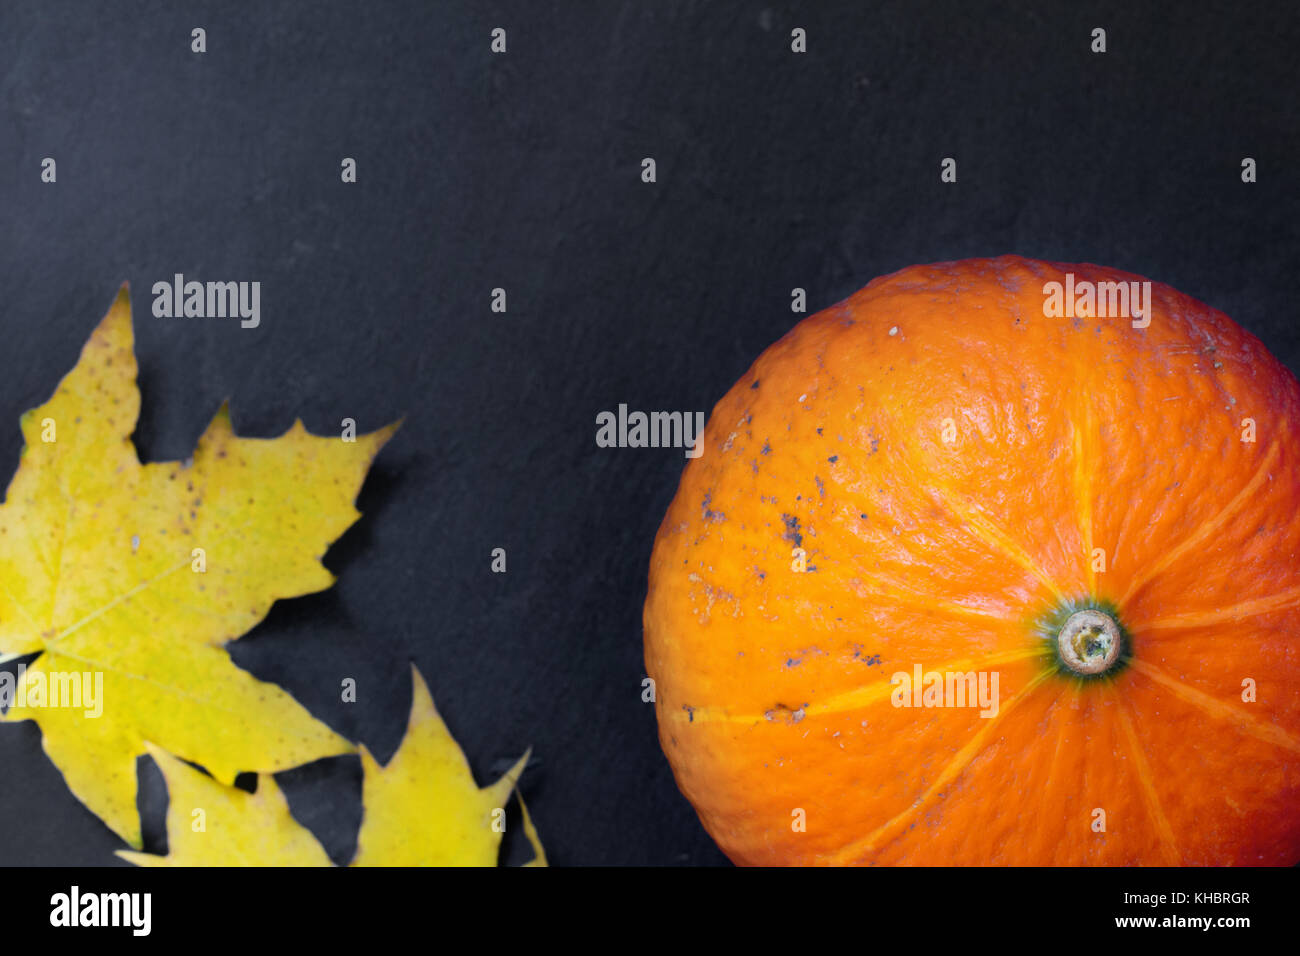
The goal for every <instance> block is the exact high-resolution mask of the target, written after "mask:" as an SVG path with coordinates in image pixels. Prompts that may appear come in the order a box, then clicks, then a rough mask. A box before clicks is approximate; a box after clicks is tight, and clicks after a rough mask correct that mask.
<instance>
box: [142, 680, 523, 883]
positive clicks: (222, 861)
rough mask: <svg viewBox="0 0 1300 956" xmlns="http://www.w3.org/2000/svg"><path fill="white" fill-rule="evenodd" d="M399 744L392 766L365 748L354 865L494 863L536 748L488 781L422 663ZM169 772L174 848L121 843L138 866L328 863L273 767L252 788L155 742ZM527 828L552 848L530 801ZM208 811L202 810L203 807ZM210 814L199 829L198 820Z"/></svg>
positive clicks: (170, 841)
mask: <svg viewBox="0 0 1300 956" xmlns="http://www.w3.org/2000/svg"><path fill="white" fill-rule="evenodd" d="M411 674H412V683H413V686H414V689H413V692H412V698H411V716H410V720H409V721H408V723H407V727H406V735H405V737H403V738H402V743H401V746H399V747H398V749H397V753H395V754H394V755H393V759H392V760H390V761H389V762H388V765H387V766H386V767H380V766H379V764H378V763H376V762H375V760H374V758H372V757H371V756H370V754H369V753H368V752H367V751H366V749H365V748H364V747H362V748H361V755H362V768H363V772H364V774H365V776H364V782H363V784H362V807H363V810H364V815H363V817H362V822H361V832H360V834H359V836H358V839H357V852H356V855H355V857H354V858H353V860H352V863H351V865H352V866H494V865H496V862H497V856H498V853H499V851H500V846H501V832H502V828H503V823H504V812H505V811H504V807H505V803H506V800H507V799H508V798H509V796H510V792H511V790H513V789H514V788H515V784H516V782H517V780H518V779H519V774H520V773H522V772H523V769H524V765H525V764H526V763H527V762H528V754H527V753H525V754H524V756H523V757H521V758H520V759H519V761H518V762H517V763H516V764H515V765H514V767H512V768H511V769H510V770H509V771H507V772H506V773H505V774H504V775H503V776H502V777H501V779H500V780H498V781H497V782H496V783H493V784H489V785H488V786H486V787H482V788H480V787H479V786H478V785H477V784H476V783H474V776H473V774H472V772H471V771H470V767H469V763H468V762H467V761H466V760H465V755H464V754H463V753H462V752H461V749H460V747H459V745H457V743H456V741H455V739H454V738H453V737H452V736H451V733H450V732H449V731H448V730H447V726H446V724H444V723H443V721H442V718H441V717H440V716H439V715H438V711H437V708H435V707H434V705H433V698H432V697H431V696H430V694H429V689H428V687H426V686H425V683H424V679H423V678H422V677H421V676H420V673H419V671H417V670H416V669H415V668H414V667H412V668H411ZM149 753H150V754H151V755H152V756H153V758H154V760H155V761H156V762H157V764H158V767H159V769H160V770H161V771H162V774H163V778H164V779H165V780H166V781H167V842H168V852H167V855H166V856H159V855H155V854H150V853H132V852H128V851H125V850H119V851H118V856H120V857H122V858H123V859H126V860H130V861H131V862H132V863H135V864H137V865H140V866H328V865H329V859H328V858H327V857H326V855H325V851H324V849H322V847H321V846H320V844H319V843H318V842H317V840H316V838H315V837H314V836H312V834H311V832H310V831H309V830H307V829H306V828H305V827H303V826H302V825H301V824H299V823H298V822H297V821H296V820H294V819H293V817H292V816H291V815H290V813H289V807H288V804H287V803H286V801H285V799H284V795H283V794H282V793H281V792H280V789H279V787H277V786H276V784H275V780H274V779H273V778H272V777H270V776H269V775H265V774H263V775H260V776H259V777H258V778H257V791H256V792H255V793H252V794H249V793H246V792H244V791H242V790H239V789H237V788H234V787H228V786H225V785H223V784H221V783H218V782H217V781H215V780H213V779H212V778H211V777H209V776H207V775H206V774H203V773H200V772H199V771H197V770H195V769H194V768H192V767H190V766H188V765H186V764H184V763H182V762H181V761H179V760H177V759H176V758H175V757H172V756H171V755H169V754H167V753H165V752H163V751H161V750H159V749H158V748H156V747H153V746H152V745H150V748H149ZM519 806H520V808H521V809H522V810H523V825H524V832H525V834H526V835H527V837H528V841H529V843H531V844H532V847H533V852H534V857H533V859H532V860H531V861H529V862H528V863H527V864H526V865H527V866H545V865H546V855H545V853H544V852H543V850H542V844H541V841H540V839H539V838H538V836H537V830H536V829H535V828H534V827H533V823H532V819H531V818H530V817H529V815H528V808H527V807H525V806H524V802H523V799H522V797H521V798H520V801H519ZM200 811H201V815H200ZM199 819H201V820H202V821H203V824H202V829H201V830H196V823H195V821H196V820H199Z"/></svg>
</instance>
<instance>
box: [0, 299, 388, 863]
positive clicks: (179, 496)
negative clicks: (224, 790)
mask: <svg viewBox="0 0 1300 956" xmlns="http://www.w3.org/2000/svg"><path fill="white" fill-rule="evenodd" d="M139 408H140V393H139V389H138V388H137V386H136V362H135V355H134V350H133V338H132V329H131V311H130V303H129V299H128V294H127V287H126V286H123V287H122V290H121V292H119V294H118V296H117V299H116V300H115V301H114V303H113V305H112V307H111V308H110V309H109V311H108V314H107V315H106V316H105V317H104V319H103V321H102V322H101V323H100V324H99V327H98V328H96V330H95V332H94V333H93V334H92V335H91V337H90V340H89V341H88V342H87V343H86V346H85V348H84V349H83V350H82V353H81V358H80V360H79V361H78V363H77V365H76V367H75V368H74V369H73V370H72V371H71V372H70V373H68V375H67V376H66V377H65V378H64V379H63V381H62V382H61V383H60V384H59V387H58V389H57V390H56V391H55V393H54V395H53V397H51V398H50V400H49V401H48V402H46V403H45V404H44V405H42V406H40V407H39V408H35V409H33V410H31V411H29V412H28V413H27V414H25V415H23V416H22V419H21V425H22V431H23V437H24V439H25V447H24V448H23V452H22V457H21V459H20V461H19V466H18V471H17V473H16V474H15V476H14V478H13V481H12V482H11V483H10V485H9V489H8V491H7V493H6V497H5V501H4V504H3V505H0V654H4V655H5V657H6V658H13V657H16V656H19V655H28V654H35V653H39V654H40V657H38V658H37V659H36V660H35V661H34V662H33V663H32V664H30V665H29V666H28V667H27V669H26V672H25V673H24V674H23V677H22V679H21V680H20V681H19V682H18V684H17V687H16V688H15V689H14V694H13V695H11V696H13V697H14V700H13V701H12V706H11V707H10V708H9V710H8V711H7V713H6V714H5V715H4V718H3V719H4V720H5V721H15V720H34V721H36V722H37V723H38V724H39V725H40V729H41V733H42V735H43V744H44V747H45V752H46V754H48V755H49V757H50V759H51V760H52V761H53V762H54V764H55V765H56V766H57V767H58V768H59V770H60V771H61V772H62V774H63V777H64V779H65V781H66V782H67V784H68V786H69V788H70V789H71V790H72V792H73V794H75V795H76V797H77V798H78V799H79V800H81V801H82V803H84V804H85V805H86V806H87V807H88V808H90V810H92V811H93V812H94V813H95V814H97V815H98V816H99V817H100V818H101V819H102V820H104V822H105V823H107V824H108V826H109V827H111V828H112V829H113V830H114V831H115V832H117V833H118V834H119V835H120V836H121V837H122V838H123V839H124V840H126V841H127V842H128V843H129V844H131V845H132V846H137V847H138V846H139V845H140V829H139V818H138V816H137V814H136V806H135V800H136V773H135V760H136V757H137V756H139V755H142V754H144V753H145V741H146V740H148V741H151V742H152V743H154V744H157V745H158V746H160V747H163V748H164V749H166V750H167V751H168V752H170V753H173V754H176V755H178V756H181V757H183V758H185V759H186V760H191V761H194V762H196V763H199V764H202V765H203V766H204V767H206V768H207V769H208V770H209V771H211V773H212V774H213V775H214V776H215V777H216V778H217V779H218V780H221V781H223V782H226V783H233V782H234V778H235V776H236V775H237V774H238V773H239V772H241V771H258V772H267V773H273V772H275V771H278V770H283V769H287V768H289V767H294V766H297V765H299V764H303V763H306V762H309V761H312V760H316V759H318V758H321V757H326V756H331V755H335V754H340V753H347V752H351V751H353V749H354V748H353V746H352V744H351V743H349V742H348V741H347V740H345V739H344V738H342V737H340V736H339V735H338V734H336V733H334V732H333V731H332V730H330V729H329V728H328V727H327V726H325V725H324V724H322V723H321V722H319V721H318V720H316V719H315V718H314V717H312V716H311V715H310V714H309V713H308V712H307V711H306V710H305V709H304V708H303V707H302V706H301V705H300V704H298V703H297V702H296V701H295V700H294V699H293V698H292V697H290V696H289V695H288V694H287V693H286V692H285V691H283V690H281V689H280V688H279V687H276V686H275V685H273V684H269V683H265V682H262V681H259V680H257V679H255V678H254V677H253V676H252V675H250V674H248V673H247V672H246V671H243V670H240V669H239V668H238V667H236V666H235V664H234V662H233V661H232V660H231V659H230V656H229V654H228V653H227V651H226V650H225V648H224V645H226V644H227V643H228V642H230V641H233V640H235V639H237V638H238V637H240V636H241V635H242V634H244V633H246V632H247V631H248V630H249V629H250V628H252V627H253V626H254V625H255V624H257V623H258V622H259V621H261V620H262V618H263V617H265V615H266V613H267V611H268V610H269V609H270V606H271V604H272V603H273V602H274V601H276V600H277V599H280V598H289V597H295V596H298V595H302V594H309V593H312V592H315V591H320V590H323V589H325V588H328V587H329V586H330V585H331V584H332V583H333V580H334V579H333V576H332V575H331V574H330V573H329V572H328V571H327V570H326V569H325V567H324V566H323V565H322V564H321V563H320V559H321V557H322V556H323V555H324V553H325V551H326V549H327V548H328V547H329V545H330V543H331V542H333V541H334V540H335V539H336V538H337V537H338V536H339V535H340V534H342V533H343V531H344V530H345V529H346V528H347V527H348V526H349V525H351V524H352V523H353V522H354V521H355V520H356V519H357V518H358V517H359V514H358V512H357V511H356V509H355V508H354V507H353V503H354V501H355V499H356V494H357V491H358V489H359V488H360V486H361V483H362V481H363V480H364V478H365V475H366V472H367V470H368V469H369V467H370V462H371V461H372V460H373V458H374V456H375V454H376V453H377V452H378V450H379V449H380V447H382V446H383V444H384V442H385V441H387V440H388V438H389V436H390V435H391V434H392V432H393V430H394V428H395V427H396V426H390V427H388V428H385V429H382V430H380V431H377V432H373V433H371V434H369V435H362V436H357V438H356V441H355V442H346V441H343V440H341V439H340V438H338V437H318V436H313V435H309V434H308V433H307V432H306V430H305V429H304V428H303V427H302V423H301V422H295V423H294V425H293V427H292V428H291V429H289V431H288V432H286V433H285V434H284V435H282V436H280V437H279V438H274V439H249V438H239V437H237V436H236V435H235V434H234V432H233V430H232V428H231V424H230V417H229V414H228V412H227V410H226V408H225V407H224V406H223V407H222V409H221V410H220V411H219V412H218V413H217V416H216V417H215V418H214V419H213V421H212V423H211V424H210V425H209V426H208V428H207V431H206V432H205V433H204V434H203V436H202V437H201V438H200V439H199V442H198V446H197V448H196V449H195V451H194V457H193V458H192V459H190V460H189V461H186V462H162V463H151V464H147V465H142V464H141V463H140V461H139V457H138V456H137V454H136V450H135V447H134V445H133V444H132V442H131V433H132V431H133V430H134V428H135V423H136V416H137V414H138V412H139ZM87 674H88V675H90V677H91V679H92V680H91V682H90V683H86V682H85V679H84V678H83V680H82V682H80V683H81V686H82V687H83V688H84V689H85V690H87V691H93V688H94V686H95V683H97V682H98V681H99V680H100V679H101V676H100V675H102V690H101V691H100V692H99V693H98V694H97V695H96V696H97V697H99V701H98V704H97V707H98V709H100V711H101V712H100V713H99V714H98V715H97V716H96V715H95V714H94V708H88V707H84V706H83V707H78V706H66V704H67V703H68V702H70V701H71V702H73V703H76V702H77V701H76V699H75V697H74V695H73V691H74V689H75V688H76V686H77V685H78V683H79V682H78V681H77V680H76V679H75V676H74V675H76V676H79V675H87ZM60 690H61V691H62V694H63V696H62V697H61V698H60V700H59V701H55V700H54V697H55V695H56V694H57V693H58V692H59V691H60ZM56 703H62V704H63V705H61V706H53V704H56ZM80 703H82V704H84V703H86V701H84V700H83V701H81V702H80Z"/></svg>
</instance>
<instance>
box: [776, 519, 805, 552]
mask: <svg viewBox="0 0 1300 956" xmlns="http://www.w3.org/2000/svg"><path fill="white" fill-rule="evenodd" d="M781 520H782V521H784V522H785V534H783V535H782V536H781V537H782V538H784V539H785V540H786V541H789V542H790V543H791V544H793V545H794V546H795V547H796V548H797V547H799V546H800V545H802V544H803V534H802V532H800V530H799V519H798V518H797V517H795V516H794V515H781Z"/></svg>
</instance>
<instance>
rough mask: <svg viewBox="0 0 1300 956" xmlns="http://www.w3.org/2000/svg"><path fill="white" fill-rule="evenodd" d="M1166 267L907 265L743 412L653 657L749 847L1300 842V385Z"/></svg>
mask: <svg viewBox="0 0 1300 956" xmlns="http://www.w3.org/2000/svg"><path fill="white" fill-rule="evenodd" d="M1144 281H1145V280H1143V279H1141V278H1140V277H1138V276H1134V275H1130V274H1127V273H1122V272H1118V271H1116V270H1113V269H1106V268H1101V267H1098V266H1092V265H1063V264H1056V263H1047V262H1037V261H1032V260H1027V259H1022V258H1019V257H1015V256H1003V257H1001V258H997V259H973V260H966V261H962V262H952V263H941V264H937V265H928V266H917V267H913V268H909V269H904V270H903V271H901V272H897V273H895V274H893V275H891V276H887V277H884V278H881V279H877V280H875V281H874V282H872V283H871V284H870V285H868V286H867V287H866V288H864V289H862V290H861V291H860V292H858V293H856V294H855V295H853V296H852V297H850V298H849V299H847V300H846V301H844V302H842V303H840V304H839V305H836V306H833V307H831V308H829V309H826V310H825V311H823V312H820V313H818V314H816V315H813V316H811V317H809V318H807V319H805V320H804V321H802V322H801V323H799V325H797V326H796V327H795V328H794V329H793V330H792V331H791V332H790V333H789V334H788V335H786V336H785V337H784V338H783V339H781V340H780V341H779V342H777V343H776V344H775V345H773V346H772V347H771V348H769V349H768V350H767V351H766V352H764V353H763V355H762V356H760V357H759V359H758V361H757V362H755V363H754V366H753V367H752V368H751V369H750V371H749V372H748V373H747V374H746V375H745V376H744V378H742V379H741V380H740V381H739V382H738V383H737V384H736V385H735V387H733V388H732V389H731V391H730V392H728V393H727V395H726V396H725V397H724V398H723V399H722V401H721V402H719V403H718V405H717V407H716V408H715V409H714V411H713V414H712V416H711V418H710V420H709V424H708V426H707V428H706V430H705V435H704V446H703V453H702V455H701V457H699V458H698V459H695V460H693V461H691V462H690V463H689V464H688V465H687V467H686V470H685V472H684V474H683V476H682V480H681V486H680V488H679V489H678V492H677V495H676V497H675V499H674V500H673V502H672V505H671V506H670V507H669V509H668V513H667V515H666V516H665V518H664V521H663V525H662V527H661V528H660V530H659V534H658V537H657V539H656V542H655V548H654V554H653V558H652V561H651V567H650V583H649V593H648V597H647V599H646V604H645V613H644V625H645V658H646V667H647V671H648V673H649V675H650V676H651V677H652V678H654V681H655V688H656V696H657V701H656V707H657V713H658V719H659V735H660V741H661V743H662V746H663V749H664V751H665V753H666V754H667V756H668V759H669V761H670V763H671V764H672V767H673V771H674V773H675V774H676V778H677V782H678V784H679V786H680V787H681V790H682V792H683V793H684V794H685V795H686V797H687V798H688V799H689V800H690V801H691V803H692V804H693V805H694V806H695V809H696V810H697V812H698V813H699V816H700V819H701V821H702V822H703V824H704V826H705V828H706V829H707V830H708V831H709V833H710V834H711V835H712V836H713V838H714V839H715V840H716V841H717V842H718V844H719V845H720V846H721V847H722V849H723V850H724V851H725V852H726V853H727V854H728V855H729V856H730V857H731V858H732V859H733V860H735V861H736V862H737V863H746V864H783V863H796V864H813V863H828V864H858V863H878V864H939V865H943V864H1294V863H1296V862H1297V860H1300V813H1298V812H1297V796H1300V794H1298V792H1297V789H1298V786H1300V755H1298V754H1300V644H1298V643H1297V635H1298V634H1300V624H1297V623H1296V617H1295V615H1296V608H1297V605H1300V565H1298V564H1297V557H1298V556H1300V514H1298V513H1297V504H1298V502H1300V457H1298V452H1300V387H1298V386H1297V383H1296V380H1295V378H1294V377H1293V376H1292V375H1291V374H1290V373H1289V372H1288V371H1287V370H1286V369H1285V368H1284V367H1283V366H1282V365H1281V364H1280V363H1279V362H1278V361H1277V360H1276V359H1274V358H1273V357H1272V356H1271V355H1270V354H1269V353H1268V351H1267V350H1266V349H1265V348H1264V346H1263V345H1262V344H1261V343H1260V342H1259V341H1258V340H1257V339H1255V338H1254V337H1253V336H1251V335H1250V334H1248V333H1247V332H1245V331H1244V330H1243V329H1241V328H1240V327H1239V326H1237V325H1236V324H1235V323H1234V322H1233V321H1232V320H1231V319H1229V318H1228V317H1227V316H1225V315H1224V314H1222V313H1221V312H1218V311H1216V310H1214V309H1211V308H1209V307H1207V306H1205V305H1202V304H1201V303H1199V302H1196V301H1195V300H1193V299H1191V298H1189V297H1187V296H1185V295H1183V294H1181V293H1179V292H1177V291H1175V290H1174V289H1171V288H1169V287H1168V286H1164V285H1160V284H1159V283H1151V284H1150V285H1149V286H1142V285H1141V283H1142V282H1144ZM1054 283H1059V286H1058V285H1054ZM1114 283H1124V284H1125V285H1124V286H1123V287H1122V288H1123V290H1125V291H1126V292H1129V293H1136V295H1135V296H1132V301H1130V302H1129V303H1128V304H1127V309H1128V311H1127V313H1125V311H1124V308H1125V303H1124V302H1122V301H1121V300H1120V298H1119V295H1120V293H1119V290H1120V288H1121V287H1120V286H1118V285H1113V284H1114ZM1129 283H1138V285H1136V286H1133V285H1129ZM1089 289H1092V290H1093V293H1094V295H1093V298H1092V301H1091V307H1090V303H1089V296H1088V291H1087V290H1089ZM1058 290H1059V292H1060V294H1058ZM1146 290H1149V296H1150V307H1149V308H1147V309H1146V310H1145V313H1144V314H1138V313H1139V312H1140V304H1141V302H1142V299H1143V292H1144V291H1146ZM1117 312H1118V313H1121V314H1116V313H1117Z"/></svg>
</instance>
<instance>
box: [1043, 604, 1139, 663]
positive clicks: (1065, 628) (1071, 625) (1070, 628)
mask: <svg viewBox="0 0 1300 956" xmlns="http://www.w3.org/2000/svg"><path fill="white" fill-rule="evenodd" d="M1123 644H1124V638H1123V636H1122V635H1121V633H1120V629H1119V625H1118V624H1117V623H1115V619H1114V618H1113V617H1111V616H1110V615H1109V614H1107V613H1106V612H1105V611H1099V610H1097V609H1096V608H1086V609H1084V610H1082V611H1076V612H1075V613H1073V614H1071V615H1070V616H1069V618H1067V619H1066V622H1065V624H1064V625H1062V627H1061V633H1060V634H1059V635H1058V636H1057V638H1056V646H1057V648H1058V649H1059V651H1060V653H1061V661H1062V662H1063V663H1064V664H1065V666H1066V667H1068V668H1069V669H1070V670H1072V671H1074V672H1075V673H1076V674H1086V675H1088V676H1093V675H1096V674H1104V673H1105V672H1106V671H1108V670H1110V669H1111V668H1112V667H1114V666H1115V662H1116V661H1118V660H1119V656H1120V651H1121V650H1123Z"/></svg>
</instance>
